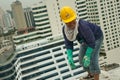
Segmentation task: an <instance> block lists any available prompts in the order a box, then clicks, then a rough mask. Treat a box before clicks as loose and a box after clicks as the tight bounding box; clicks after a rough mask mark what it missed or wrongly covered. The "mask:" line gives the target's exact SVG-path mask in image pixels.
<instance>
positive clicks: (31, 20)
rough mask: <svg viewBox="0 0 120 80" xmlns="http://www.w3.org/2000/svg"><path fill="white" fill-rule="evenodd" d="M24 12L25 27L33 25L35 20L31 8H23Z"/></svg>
mask: <svg viewBox="0 0 120 80" xmlns="http://www.w3.org/2000/svg"><path fill="white" fill-rule="evenodd" d="M24 14H25V19H26V24H27V27H35V21H34V18H33V13H32V9H31V8H30V7H27V8H24Z"/></svg>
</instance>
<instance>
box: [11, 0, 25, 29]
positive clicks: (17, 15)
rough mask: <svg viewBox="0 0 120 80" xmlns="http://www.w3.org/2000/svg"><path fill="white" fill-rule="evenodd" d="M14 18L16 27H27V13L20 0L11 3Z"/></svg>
mask: <svg viewBox="0 0 120 80" xmlns="http://www.w3.org/2000/svg"><path fill="white" fill-rule="evenodd" d="M11 7H12V13H13V18H14V21H15V23H16V29H17V30H19V29H25V28H26V27H27V24H26V21H25V15H24V11H23V8H22V4H21V2H20V1H18V0H16V1H15V2H13V3H12V4H11Z"/></svg>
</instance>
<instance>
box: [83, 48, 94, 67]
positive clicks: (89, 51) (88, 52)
mask: <svg viewBox="0 0 120 80" xmlns="http://www.w3.org/2000/svg"><path fill="white" fill-rule="evenodd" d="M92 52H93V48H91V47H88V48H87V50H86V53H85V56H84V57H83V66H84V67H89V65H90V58H91V54H92Z"/></svg>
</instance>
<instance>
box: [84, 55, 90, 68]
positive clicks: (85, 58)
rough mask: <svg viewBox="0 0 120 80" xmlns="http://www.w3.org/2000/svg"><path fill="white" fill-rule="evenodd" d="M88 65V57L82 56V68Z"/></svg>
mask: <svg viewBox="0 0 120 80" xmlns="http://www.w3.org/2000/svg"><path fill="white" fill-rule="evenodd" d="M89 65H90V57H89V56H84V58H83V66H84V67H88V66H89Z"/></svg>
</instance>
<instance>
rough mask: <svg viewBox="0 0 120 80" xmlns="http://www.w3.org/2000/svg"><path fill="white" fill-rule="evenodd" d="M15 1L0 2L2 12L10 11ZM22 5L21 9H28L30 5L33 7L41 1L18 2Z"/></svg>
mask: <svg viewBox="0 0 120 80" xmlns="http://www.w3.org/2000/svg"><path fill="white" fill-rule="evenodd" d="M15 1H16V0H0V7H1V8H2V9H3V10H11V4H12V3H13V2H15ZM18 1H20V2H21V3H22V6H23V8H25V7H29V6H31V5H34V4H36V3H38V2H40V1H41V0H18Z"/></svg>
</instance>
